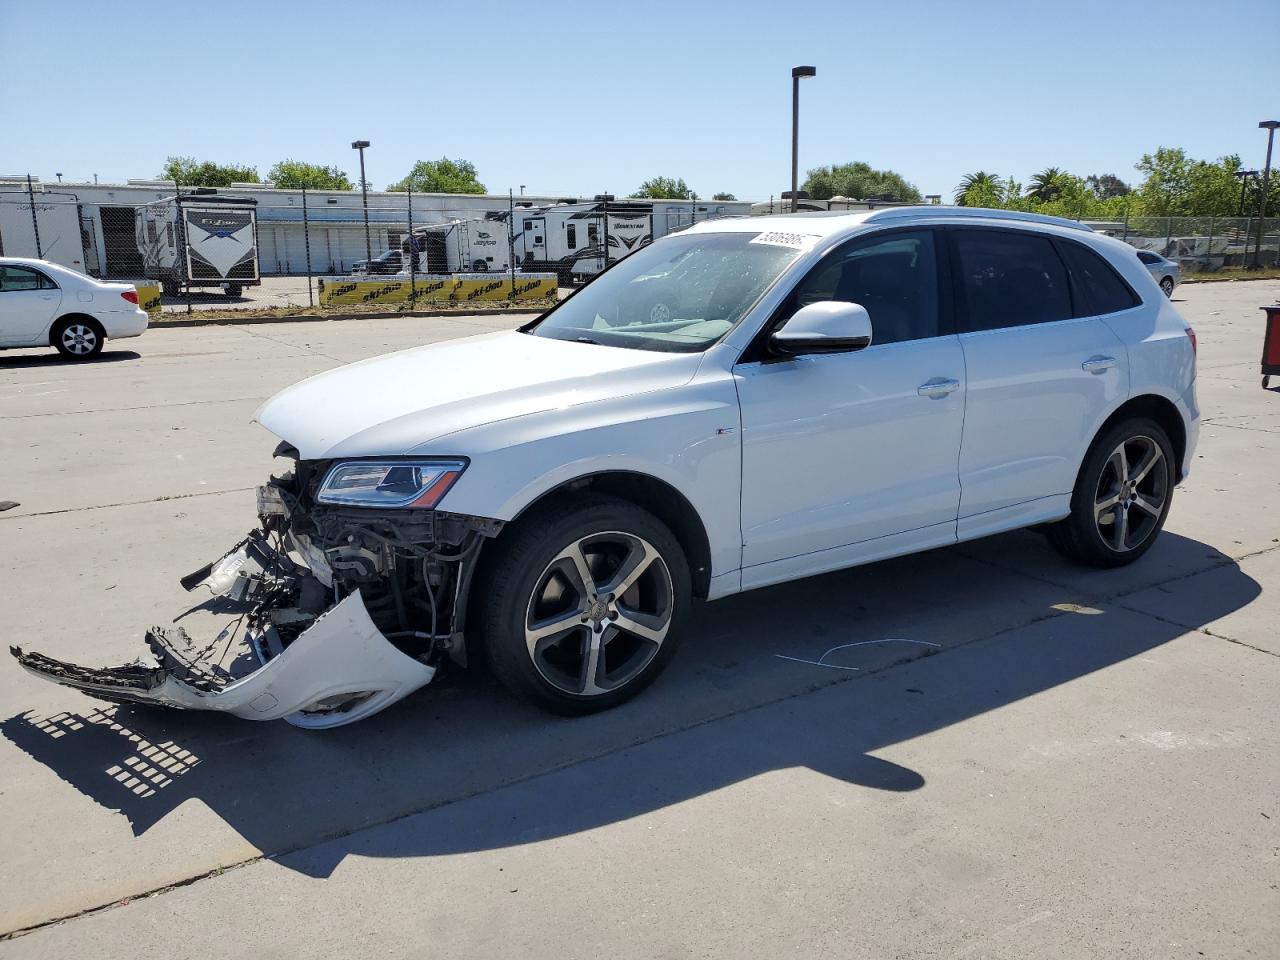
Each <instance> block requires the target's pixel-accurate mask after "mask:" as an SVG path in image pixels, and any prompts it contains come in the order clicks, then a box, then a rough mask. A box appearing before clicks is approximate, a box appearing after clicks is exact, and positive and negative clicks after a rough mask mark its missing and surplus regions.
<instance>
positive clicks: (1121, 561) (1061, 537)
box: [1047, 417, 1175, 567]
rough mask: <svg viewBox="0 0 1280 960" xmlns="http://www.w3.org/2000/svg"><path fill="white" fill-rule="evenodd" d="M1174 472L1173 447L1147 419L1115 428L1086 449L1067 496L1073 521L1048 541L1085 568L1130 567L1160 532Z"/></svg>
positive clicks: (1063, 524) (1055, 528)
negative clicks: (1070, 491) (1069, 494)
mask: <svg viewBox="0 0 1280 960" xmlns="http://www.w3.org/2000/svg"><path fill="white" fill-rule="evenodd" d="M1121 451H1123V454H1122V453H1121ZM1149 458H1154V459H1151V460H1150V461H1149ZM1174 470H1175V467H1174V460H1173V446H1172V444H1170V443H1169V436H1168V434H1166V433H1165V431H1164V428H1163V427H1161V426H1160V424H1158V423H1156V422H1155V421H1154V420H1148V419H1147V418H1145V417H1136V418H1134V419H1132V420H1125V421H1123V422H1121V423H1118V424H1116V425H1115V426H1113V427H1111V428H1109V429H1108V430H1107V431H1106V432H1105V433H1103V434H1100V435H1099V436H1098V438H1097V439H1096V440H1095V441H1094V443H1093V446H1092V447H1090V448H1089V453H1088V454H1087V455H1086V456H1085V459H1084V465H1083V466H1082V467H1081V468H1080V475H1079V477H1078V478H1077V480H1076V487H1075V490H1074V491H1073V492H1072V494H1071V515H1070V516H1069V517H1067V518H1066V519H1065V520H1061V521H1059V522H1058V523H1055V524H1053V525H1051V526H1050V527H1049V528H1048V531H1047V532H1048V534H1049V541H1050V542H1051V543H1052V544H1053V545H1054V546H1055V547H1056V548H1057V549H1058V550H1059V551H1060V552H1061V553H1062V554H1064V555H1065V556H1067V557H1069V558H1070V559H1072V560H1075V561H1076V562H1078V563H1083V564H1087V565H1088V566H1093V567H1121V566H1124V565H1125V564H1129V563H1132V562H1133V561H1135V560H1137V559H1138V558H1139V557H1140V556H1142V555H1143V554H1144V553H1146V552H1147V551H1148V550H1149V549H1151V545H1152V544H1153V543H1155V541H1156V538H1157V537H1158V536H1159V535H1160V531H1161V529H1162V528H1163V527H1164V522H1165V518H1166V517H1168V515H1169V505H1170V504H1171V503H1172V502H1173V484H1174V477H1175V473H1174ZM1122 471H1123V473H1124V477H1125V482H1122V481H1121V473H1122ZM1135 478H1136V479H1135Z"/></svg>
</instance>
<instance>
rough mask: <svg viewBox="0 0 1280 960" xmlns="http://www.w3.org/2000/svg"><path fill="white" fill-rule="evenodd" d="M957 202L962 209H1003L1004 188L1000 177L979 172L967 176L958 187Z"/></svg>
mask: <svg viewBox="0 0 1280 960" xmlns="http://www.w3.org/2000/svg"><path fill="white" fill-rule="evenodd" d="M955 200H956V203H957V204H959V205H960V206H962V207H991V206H996V207H1001V206H1004V187H1003V185H1002V183H1001V181H1000V177H999V176H998V175H996V174H994V173H987V172H986V171H985V170H979V171H978V172H977V173H969V174H965V176H964V178H963V179H961V181H960V183H959V184H958V185H957V186H956V192H955Z"/></svg>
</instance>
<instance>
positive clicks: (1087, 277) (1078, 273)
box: [1058, 240, 1141, 317]
mask: <svg viewBox="0 0 1280 960" xmlns="http://www.w3.org/2000/svg"><path fill="white" fill-rule="evenodd" d="M1058 249H1059V250H1060V251H1061V252H1062V259H1063V260H1065V261H1066V262H1067V269H1068V270H1070V271H1071V282H1072V283H1073V284H1074V287H1073V289H1074V291H1075V300H1076V316H1078V317H1096V316H1101V315H1102V314H1104V313H1118V312H1120V311H1121V310H1128V309H1129V308H1130V307H1136V306H1137V305H1138V304H1139V303H1141V301H1140V300H1139V299H1138V297H1137V295H1136V294H1135V293H1134V292H1133V290H1131V289H1130V288H1129V285H1128V284H1127V283H1125V282H1124V280H1122V279H1121V278H1120V275H1119V274H1117V273H1116V272H1115V270H1114V269H1112V267H1111V266H1110V264H1108V263H1107V262H1106V261H1105V260H1103V259H1102V257H1100V256H1098V255H1097V254H1096V253H1094V252H1093V251H1092V250H1089V249H1087V248H1085V247H1084V246H1082V245H1080V244H1078V243H1072V242H1071V241H1070V240H1059V241H1058Z"/></svg>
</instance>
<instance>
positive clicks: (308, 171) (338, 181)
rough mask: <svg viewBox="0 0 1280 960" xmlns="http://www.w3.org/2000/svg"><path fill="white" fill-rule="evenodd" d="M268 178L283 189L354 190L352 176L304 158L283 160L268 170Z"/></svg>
mask: <svg viewBox="0 0 1280 960" xmlns="http://www.w3.org/2000/svg"><path fill="white" fill-rule="evenodd" d="M267 179H268V180H270V181H271V182H272V183H274V184H275V185H276V186H277V187H280V188H281V189H282V190H301V189H302V188H304V187H305V188H306V189H308V190H354V189H355V184H353V183H352V182H351V180H350V178H349V177H348V176H347V175H346V174H345V173H343V172H342V171H341V170H339V169H338V168H337V167H322V166H321V165H320V164H318V163H305V162H303V161H302V160H281V161H280V162H279V163H277V164H276V165H275V166H274V167H272V168H271V169H270V170H268V171H267Z"/></svg>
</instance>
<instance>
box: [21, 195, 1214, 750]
mask: <svg viewBox="0 0 1280 960" xmlns="http://www.w3.org/2000/svg"><path fill="white" fill-rule="evenodd" d="M1198 417H1199V414H1198V410H1197V405H1196V398H1195V337H1194V335H1193V334H1192V332H1191V330H1190V328H1189V327H1187V325H1186V324H1185V323H1184V322H1183V320H1182V319H1181V317H1179V315H1178V313H1177V311H1176V310H1175V308H1174V307H1173V306H1172V305H1171V304H1170V303H1169V301H1168V299H1167V298H1166V297H1165V296H1164V295H1163V294H1162V293H1161V291H1160V289H1159V288H1158V287H1157V286H1156V283H1155V281H1154V280H1153V279H1152V277H1151V275H1150V273H1149V272H1148V271H1147V269H1146V267H1145V266H1144V265H1143V264H1142V263H1141V261H1139V259H1138V257H1137V255H1136V254H1135V253H1134V251H1133V250H1132V249H1130V248H1129V247H1127V246H1126V245H1124V244H1122V243H1120V242H1118V241H1115V240H1111V239H1108V238H1106V237H1104V236H1101V235H1099V234H1096V233H1094V232H1092V231H1090V230H1089V229H1087V228H1083V227H1080V226H1079V225H1078V224H1074V223H1070V222H1068V221H1059V220H1054V219H1051V218H1045V217H1035V216H1031V215H1024V214H1014V213H1007V212H999V211H982V210H972V209H963V208H954V209H948V208H940V207H912V208H898V209H889V210H879V211H875V212H872V213H860V214H840V215H816V216H809V215H799V216H791V217H773V218H755V219H739V220H721V221H715V222H710V223H705V224H699V225H697V226H696V227H694V228H692V229H689V230H686V231H684V232H682V233H679V234H677V235H674V236H670V237H667V238H664V239H661V240H659V241H657V242H655V243H653V244H652V245H651V246H648V247H646V248H644V249H642V250H640V251H639V252H637V253H635V254H633V255H631V256H630V257H628V258H626V259H625V260H622V261H621V262H620V263H618V264H617V265H616V266H614V267H613V268H612V269H611V270H609V271H607V272H605V273H604V274H602V275H601V276H600V277H599V278H598V279H596V280H595V281H594V282H592V283H590V284H589V285H587V286H586V287H584V288H583V289H582V290H580V291H579V292H578V293H577V294H575V295H574V296H573V297H571V298H569V299H567V300H565V301H564V302H563V303H561V304H559V305H558V306H557V307H556V308H554V309H553V310H551V311H550V312H548V313H547V314H546V315H544V316H543V317H541V318H540V319H538V320H537V321H535V322H533V323H531V324H529V325H528V326H526V327H524V328H522V329H521V330H519V331H513V332H509V333H496V334H487V335H483V336H478V337H471V338H468V339H464V340H455V341H452V342H448V343H442V344H434V345H431V346H426V347H420V348H417V349H413V350H408V351H405V352H402V353H396V354H392V355H389V356H385V357H380V358H376V359H372V360H366V361H364V362H361V363H356V364H352V365H351V366H347V367H343V368H340V369H337V370H334V371H331V372H329V373H325V374H321V375H320V376H317V377H313V378H312V379H310V380H306V381H304V382H302V383H300V384H297V385H296V386H294V387H291V388H289V389H287V390H285V391H284V392H283V393H281V394H279V395H277V396H276V397H274V398H273V399H271V400H270V401H268V402H267V403H266V404H265V405H264V406H263V407H262V409H261V410H260V411H259V412H258V414H257V419H258V421H259V422H260V423H261V424H262V425H263V426H265V427H266V428H267V429H268V430H270V431H272V432H273V433H275V434H276V435H277V436H279V437H280V438H281V439H282V440H283V442H282V443H281V444H280V446H279V447H278V448H277V450H276V454H277V456H279V457H285V458H289V459H291V460H292V461H293V463H292V464H291V466H290V467H289V469H288V470H287V471H285V472H282V475H281V476H279V477H273V478H272V479H271V480H270V481H269V482H268V483H267V484H266V485H265V486H264V487H262V488H261V490H260V492H259V496H258V514H259V519H260V526H259V528H257V529H255V530H254V532H253V533H251V534H250V535H249V537H248V538H247V539H246V540H245V541H244V542H243V543H241V544H239V545H237V547H236V548H234V549H233V550H232V551H231V552H230V553H229V554H228V555H227V556H225V557H223V558H222V559H221V560H219V561H217V562H216V563H214V564H212V565H210V566H209V567H206V568H205V569H203V570H200V571H197V572H196V573H195V574H192V575H191V576H190V577H188V578H187V579H186V580H185V581H184V583H185V584H186V585H187V586H188V587H190V588H197V587H198V588H200V589H204V588H208V589H209V590H211V591H212V592H213V593H214V594H215V595H217V596H218V597H219V598H220V599H219V602H220V603H222V604H224V605H225V604H230V605H232V607H233V609H235V610H236V611H237V613H239V614H243V615H244V617H245V623H246V624H247V627H246V639H247V642H248V645H249V647H250V648H251V650H252V653H253V656H254V658H255V660H256V663H257V664H259V665H260V666H259V667H258V668H257V669H255V670H253V671H252V672H249V673H247V674H246V675H242V676H232V675H230V674H228V673H227V672H226V671H225V670H223V669H222V668H221V666H219V665H218V664H214V663H212V662H210V660H209V659H208V656H207V651H208V650H210V649H212V648H213V647H215V646H218V645H217V644H211V645H209V646H207V647H206V646H201V645H198V644H195V643H194V642H192V641H191V640H190V638H188V637H187V636H186V634H185V633H184V632H183V631H182V630H181V629H160V628H155V629H153V630H152V631H150V632H149V633H148V634H147V639H148V641H149V643H150V646H151V650H152V653H153V654H154V657H155V659H156V662H155V663H154V664H152V663H144V662H139V663H136V664H131V665H128V666H124V667H118V668H110V669H97V668H88V667H81V666H77V665H74V664H68V663H63V662H60V661H57V660H53V659H51V658H48V657H45V656H42V655H40V654H36V653H24V652H22V651H20V650H15V651H14V652H15V654H16V655H17V656H18V658H19V660H20V661H21V663H22V665H23V666H24V667H26V668H27V669H29V670H31V671H32V672H34V673H36V674H38V675H40V676H43V677H46V678H48V679H52V680H54V681H56V682H59V683H63V684H67V685H69V686H73V687H77V688H79V689H81V690H84V691H85V692H86V693H89V694H91V695H94V696H98V697H103V698H106V699H109V700H124V701H135V702H150V703H157V704H163V705H168V706H174V707H187V708H201V709H213V710H225V711H229V712H231V713H234V714H236V715H238V716H242V717H249V718H253V719H271V718H277V717H284V718H285V719H287V720H289V721H290V722H292V723H296V724H298V725H300V726H306V727H330V726H337V725H340V724H344V723H350V722H352V721H354V720H357V719H360V718H361V717H365V716H368V715H370V714H372V713H374V712H376V711H378V710H380V709H382V708H384V707H386V706H387V705H388V704H391V703H394V702H395V701H397V700H399V699H401V698H402V697H404V696H406V695H407V694H409V693H411V692H412V691H414V690H416V689H417V688H419V687H421V686H423V685H425V684H426V683H427V682H428V681H430V680H431V678H432V676H433V675H434V674H435V672H436V671H437V670H438V669H439V668H440V667H441V666H442V665H444V664H445V663H446V662H448V661H450V660H452V661H455V662H459V663H463V664H465V663H467V662H468V661H472V662H474V661H475V660H477V659H480V660H483V661H485V662H486V663H487V664H488V666H489V667H490V669H492V670H493V671H494V672H495V673H496V674H497V675H498V677H500V678H501V679H502V680H503V681H504V682H505V683H506V684H507V685H508V686H509V687H510V688H511V689H513V690H515V691H516V692H518V693H520V694H523V695H525V696H527V697H530V698H532V699H533V700H535V701H537V702H538V703H541V704H542V705H544V706H546V707H549V708H551V709H553V710H558V711H562V712H569V713H580V712H586V711H591V710H597V709H601V708H604V707H608V706H611V705H613V704H616V703H619V702H620V701H622V700H625V699H626V698H628V697H630V696H632V695H634V694H635V693H637V692H638V691H639V690H640V689H642V688H643V687H644V686H645V685H646V684H648V683H649V682H650V681H651V680H653V679H654V677H655V676H656V675H657V674H658V672H659V671H660V670H661V669H662V668H663V666H665V665H666V663H667V662H668V661H669V660H670V659H671V657H672V655H673V653H674V652H675V648H676V642H677V640H678V639H679V634H680V628H681V623H682V621H683V620H684V619H685V617H686V616H687V614H688V612H689V607H690V603H691V600H692V598H695V597H697V598H701V599H705V600H715V599H717V598H720V597H724V596H727V595H730V594H733V593H737V592H739V591H742V590H747V589H751V588H754V587H760V586H765V585H767V584H773V583H778V582H781V581H785V580H791V579H794V578H797V577H803V576H808V575H811V574H816V573H822V572H824V571H828V570H833V569H837V568H841V567H848V566H853V565H855V564H860V563H866V562H869V561H873V560H878V559H881V558H884V557H889V556H894V555H899V554H906V553H912V552H915V551H919V550H926V549H929V548H932V547H938V546H943V545H946V544H951V543H956V542H957V541H963V540H970V539H974V538H976V537H983V536H987V535H989V534H993V533H998V532H1001V531H1005V530H1010V529H1013V528H1017V527H1026V526H1033V525H1035V526H1042V527H1043V528H1044V529H1045V530H1046V531H1047V532H1048V534H1049V536H1050V537H1051V539H1052V540H1053V542H1054V543H1055V544H1056V545H1057V546H1058V547H1060V548H1061V549H1062V550H1063V551H1064V552H1066V553H1067V554H1069V555H1070V556H1072V557H1074V558H1076V559H1078V560H1081V561H1083V562H1087V563H1091V564H1095V565H1100V566H1116V565H1120V564H1124V563H1128V562H1130V561H1132V560H1134V559H1136V558H1137V557H1139V556H1141V555H1142V553H1143V552H1144V551H1146V550H1147V549H1148V548H1149V547H1150V546H1151V544H1152V542H1153V541H1154V540H1155V538H1156V536H1157V535H1158V533H1159V531H1160V529H1161V527H1162V525H1163V524H1164V520H1165V517H1166V515H1167V513H1168V510H1169V505H1170V502H1171V499H1172V495H1173V487H1174V485H1175V484H1176V483H1177V482H1178V481H1179V480H1180V479H1181V478H1182V477H1183V476H1185V475H1186V472H1187V469H1188V467H1189V465H1190V463H1191V459H1192V455H1193V450H1194V447H1195V442H1196V435H1197V429H1198Z"/></svg>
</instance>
